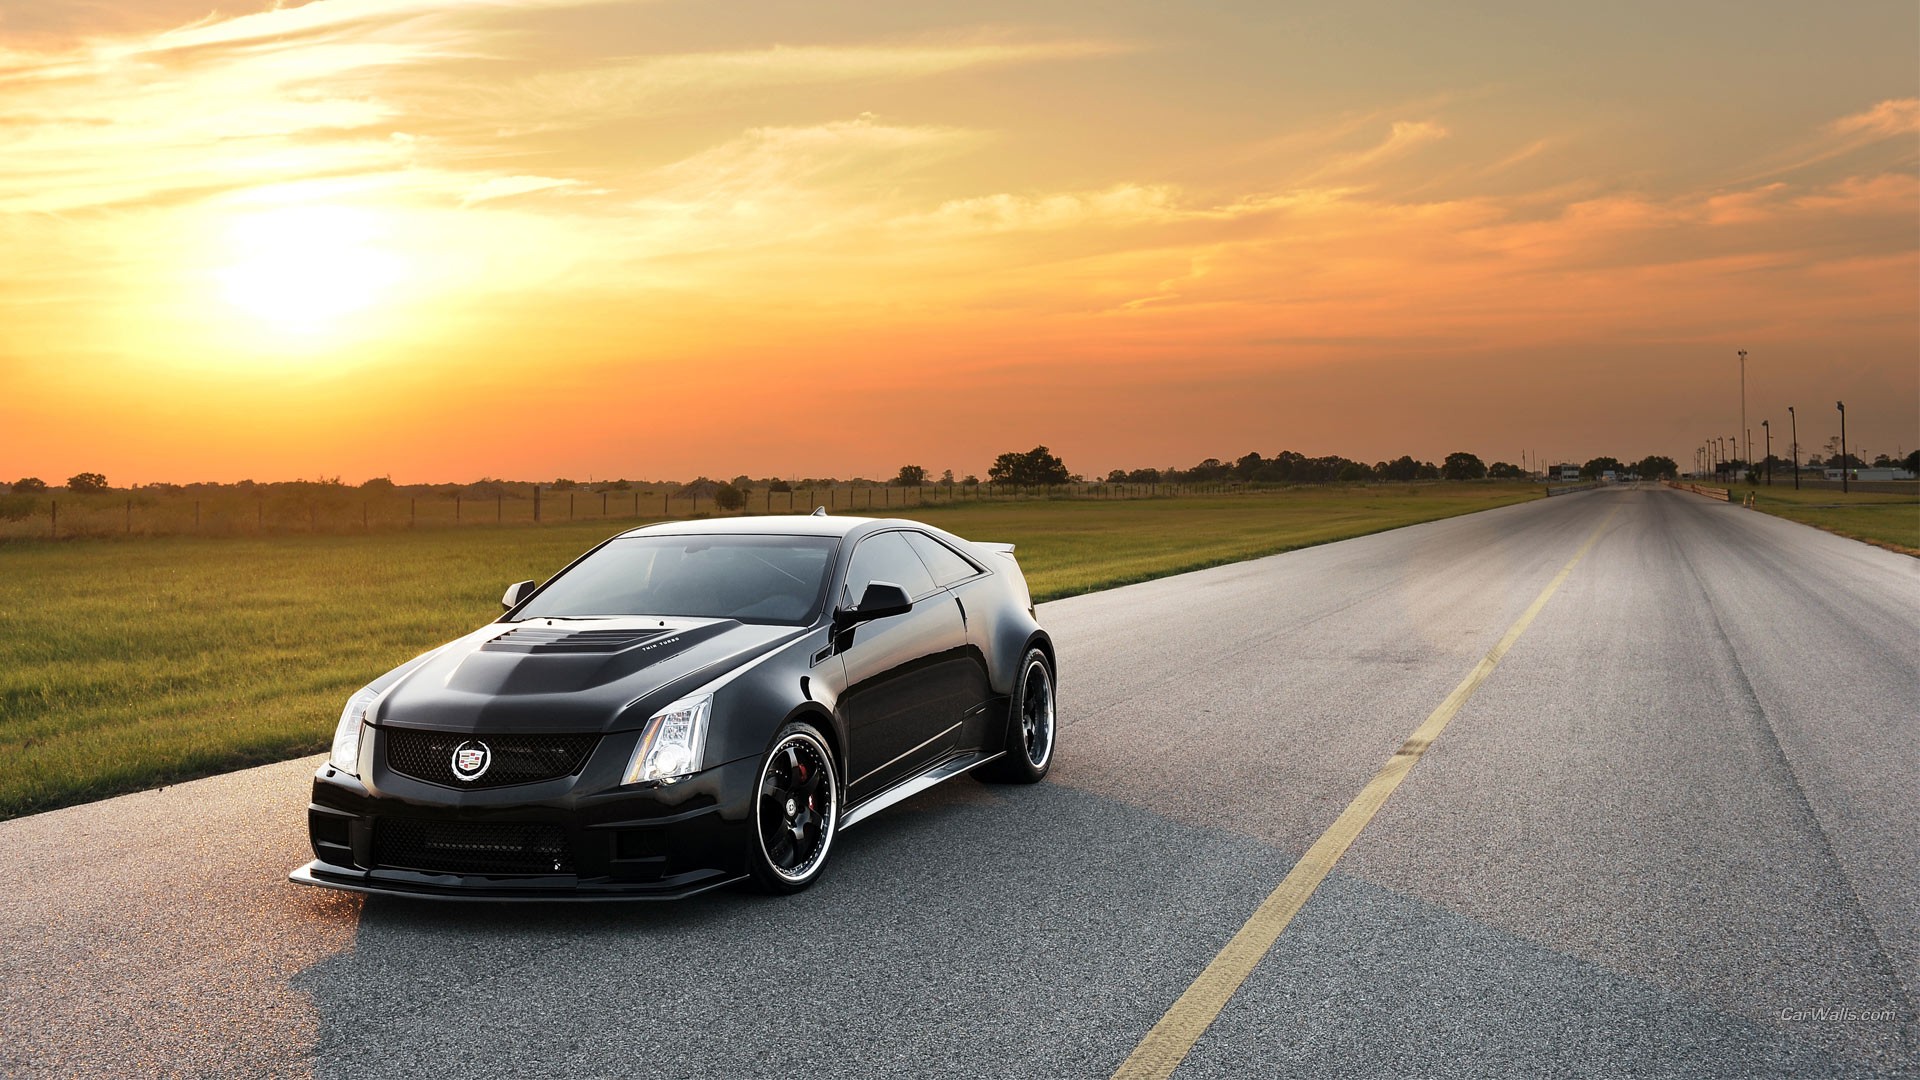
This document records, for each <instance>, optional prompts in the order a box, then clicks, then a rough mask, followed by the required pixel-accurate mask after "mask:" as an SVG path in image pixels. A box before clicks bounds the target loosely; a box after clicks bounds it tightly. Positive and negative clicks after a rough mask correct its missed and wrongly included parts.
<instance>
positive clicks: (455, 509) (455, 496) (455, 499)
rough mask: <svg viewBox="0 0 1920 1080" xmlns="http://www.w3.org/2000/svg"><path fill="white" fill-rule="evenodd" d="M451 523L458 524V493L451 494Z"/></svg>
mask: <svg viewBox="0 0 1920 1080" xmlns="http://www.w3.org/2000/svg"><path fill="white" fill-rule="evenodd" d="M453 523H454V524H455V525H458V524H460V493H459V492H457V491H456V492H454V493H453Z"/></svg>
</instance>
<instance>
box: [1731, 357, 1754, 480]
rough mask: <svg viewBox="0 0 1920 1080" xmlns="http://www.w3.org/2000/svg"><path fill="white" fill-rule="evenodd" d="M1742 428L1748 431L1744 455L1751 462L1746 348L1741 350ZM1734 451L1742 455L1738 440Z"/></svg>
mask: <svg viewBox="0 0 1920 1080" xmlns="http://www.w3.org/2000/svg"><path fill="white" fill-rule="evenodd" d="M1740 430H1741V431H1744V432H1746V433H1747V452H1746V454H1745V455H1744V457H1745V460H1747V461H1748V462H1751V461H1752V460H1753V429H1752V428H1750V427H1748V426H1747V350H1745V349H1741V350H1740ZM1733 453H1734V456H1735V457H1741V456H1742V455H1741V453H1740V447H1739V445H1738V443H1737V442H1736V444H1735V446H1734V449H1733Z"/></svg>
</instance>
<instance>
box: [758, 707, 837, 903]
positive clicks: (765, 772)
mask: <svg viewBox="0 0 1920 1080" xmlns="http://www.w3.org/2000/svg"><path fill="white" fill-rule="evenodd" d="M839 824H840V785H839V777H838V775H837V774H836V773H835V771H834V768H833V754H832V752H831V751H829V750H828V749H827V744H826V743H825V742H823V741H821V738H820V734H819V733H818V732H816V731H815V730H814V729H813V728H811V727H808V726H807V725H805V724H799V723H794V724H788V725H787V726H785V727H783V728H781V729H780V731H779V733H778V734H776V735H775V736H774V739H773V746H772V748H770V749H769V750H768V751H767V756H766V757H765V758H764V759H762V761H761V762H760V787H759V790H758V791H757V792H756V793H755V795H754V813H753V836H752V837H751V841H750V843H749V846H748V851H747V869H748V871H749V872H750V873H751V874H752V875H753V882H754V884H755V885H757V886H759V888H760V889H761V890H763V891H765V892H770V893H796V892H799V891H800V890H801V889H804V888H806V887H807V886H809V885H811V884H813V882H814V879H816V878H818V877H819V876H820V871H821V869H822V868H823V867H825V866H826V864H827V850H828V849H829V848H831V847H832V846H833V834H834V829H835V828H836V827H838V826H839Z"/></svg>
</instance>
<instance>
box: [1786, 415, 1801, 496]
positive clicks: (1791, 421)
mask: <svg viewBox="0 0 1920 1080" xmlns="http://www.w3.org/2000/svg"><path fill="white" fill-rule="evenodd" d="M1787 425H1788V426H1789V427H1791V428H1792V429H1793V490H1795V491H1799V490H1800V418H1799V417H1797V416H1795V415H1793V406H1791V405H1789V406H1787Z"/></svg>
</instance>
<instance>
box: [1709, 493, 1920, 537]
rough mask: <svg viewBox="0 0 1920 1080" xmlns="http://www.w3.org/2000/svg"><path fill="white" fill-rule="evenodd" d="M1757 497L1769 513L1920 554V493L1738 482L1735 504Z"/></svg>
mask: <svg viewBox="0 0 1920 1080" xmlns="http://www.w3.org/2000/svg"><path fill="white" fill-rule="evenodd" d="M1749 491H1751V492H1754V493H1756V495H1757V498H1758V500H1759V501H1758V502H1757V504H1756V505H1757V506H1758V508H1759V509H1761V510H1765V511H1766V512H1767V513H1769V514H1777V515H1778V516H1780V517H1783V518H1787V519H1788V520H1791V521H1798V522H1802V523H1804V524H1807V525H1812V526H1814V527H1816V528H1821V529H1825V530H1827V531H1828V532H1834V533H1839V534H1840V535H1841V536H1851V537H1853V538H1854V539H1855V540H1865V541H1866V542H1867V543H1869V544H1878V545H1879V546H1881V547H1885V548H1892V549H1893V550H1895V551H1900V552H1904V553H1906V554H1908V555H1920V494H1888V493H1881V492H1867V491H1854V492H1844V493H1843V492H1841V491H1839V490H1831V491H1824V490H1823V491H1816V490H1814V489H1812V488H1802V489H1800V490H1799V491H1795V490H1794V489H1793V487H1792V486H1791V485H1782V484H1780V483H1778V482H1776V483H1775V484H1774V485H1773V486H1772V487H1766V486H1765V485H1762V486H1760V487H1754V488H1750V487H1748V486H1747V485H1745V484H1737V485H1735V486H1734V488H1733V498H1734V501H1736V502H1738V501H1739V500H1741V499H1743V498H1745V497H1746V496H1747V493H1748V492H1749Z"/></svg>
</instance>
